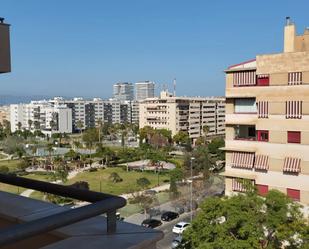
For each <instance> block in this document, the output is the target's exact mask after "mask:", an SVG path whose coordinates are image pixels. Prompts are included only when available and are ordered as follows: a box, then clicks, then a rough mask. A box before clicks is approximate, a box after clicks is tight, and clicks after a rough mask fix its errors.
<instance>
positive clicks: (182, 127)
mask: <svg viewBox="0 0 309 249" xmlns="http://www.w3.org/2000/svg"><path fill="white" fill-rule="evenodd" d="M139 108H140V110H139V114H140V115H139V126H140V128H143V127H145V126H151V127H153V128H155V129H161V128H164V129H168V130H170V131H171V132H172V135H175V134H176V133H178V132H179V131H187V132H188V133H189V136H190V138H191V139H192V141H193V143H194V142H195V140H196V139H197V138H198V137H200V136H203V126H205V125H207V126H208V128H209V132H208V135H209V136H217V135H224V134H225V124H224V122H225V118H224V117H225V99H224V98H220V97H204V98H202V97H174V96H172V95H171V94H169V93H167V92H165V91H163V92H161V95H160V98H148V99H145V100H144V101H141V102H140V106H139Z"/></svg>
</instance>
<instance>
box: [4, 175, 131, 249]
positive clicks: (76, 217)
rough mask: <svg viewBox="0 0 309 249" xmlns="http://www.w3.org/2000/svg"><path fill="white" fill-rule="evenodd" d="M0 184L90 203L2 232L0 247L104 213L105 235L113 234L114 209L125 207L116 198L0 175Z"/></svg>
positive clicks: (117, 197)
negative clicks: (105, 215)
mask: <svg viewBox="0 0 309 249" xmlns="http://www.w3.org/2000/svg"><path fill="white" fill-rule="evenodd" d="M0 182H2V183H6V184H10V185H15V186H20V187H24V188H29V189H33V190H37V191H42V192H45V193H50V194H55V195H59V196H63V197H69V198H73V199H77V200H80V201H86V202H90V203H91V204H89V205H86V206H82V207H79V208H75V209H70V210H66V211H63V212H61V213H58V214H53V215H50V216H47V217H44V218H40V219H37V220H34V221H30V222H26V223H22V224H17V225H14V226H11V227H9V228H7V229H2V230H1V231H0V247H1V246H4V245H8V244H12V243H15V242H16V241H19V240H23V239H26V238H29V237H33V236H36V235H39V234H43V233H46V232H50V231H52V230H55V229H57V228H61V227H64V226H67V225H70V224H73V223H76V222H79V221H82V220H85V219H89V218H91V217H95V216H98V215H101V214H104V213H106V214H107V233H109V234H111V233H115V232H116V222H117V218H116V210H117V209H118V208H121V207H123V206H125V205H126V200H125V199H124V198H122V197H119V196H114V195H110V194H104V193H99V192H94V191H88V190H83V189H78V188H74V187H70V186H63V185H57V184H53V183H48V182H43V181H38V180H32V179H27V178H23V177H17V176H12V175H6V174H0Z"/></svg>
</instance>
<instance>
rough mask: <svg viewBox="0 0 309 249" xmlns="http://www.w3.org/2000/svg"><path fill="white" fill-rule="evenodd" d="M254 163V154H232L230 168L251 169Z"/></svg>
mask: <svg viewBox="0 0 309 249" xmlns="http://www.w3.org/2000/svg"><path fill="white" fill-rule="evenodd" d="M253 162H254V153H248V152H233V154H232V162H231V166H232V167H235V168H246V169H252V168H253Z"/></svg>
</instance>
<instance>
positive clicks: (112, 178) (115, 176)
mask: <svg viewBox="0 0 309 249" xmlns="http://www.w3.org/2000/svg"><path fill="white" fill-rule="evenodd" d="M108 179H109V180H110V181H111V182H113V183H117V182H122V181H123V179H122V178H121V177H120V176H119V175H118V173H116V172H112V173H111V174H110V176H109V177H108Z"/></svg>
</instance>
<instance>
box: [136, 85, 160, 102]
mask: <svg viewBox="0 0 309 249" xmlns="http://www.w3.org/2000/svg"><path fill="white" fill-rule="evenodd" d="M154 96H155V83H154V82H152V81H143V82H137V83H135V100H137V101H139V100H144V99H147V98H153V97H154Z"/></svg>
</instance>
